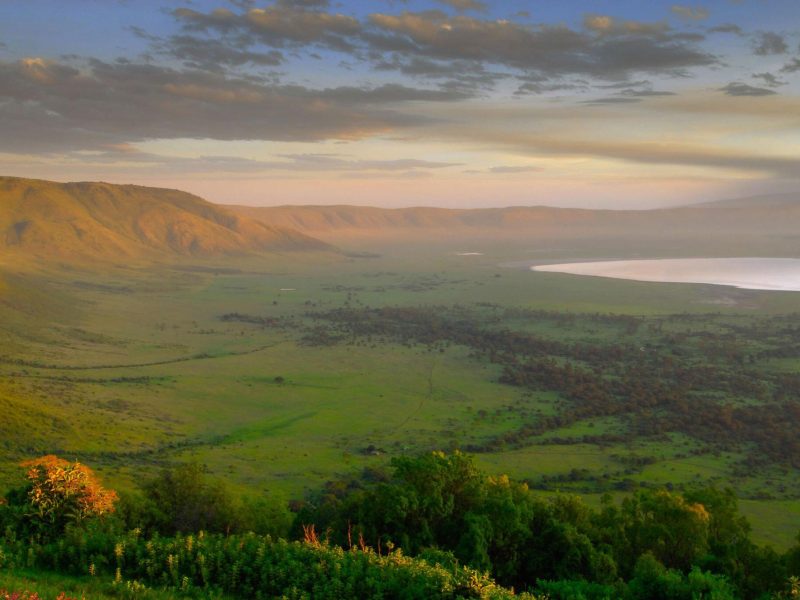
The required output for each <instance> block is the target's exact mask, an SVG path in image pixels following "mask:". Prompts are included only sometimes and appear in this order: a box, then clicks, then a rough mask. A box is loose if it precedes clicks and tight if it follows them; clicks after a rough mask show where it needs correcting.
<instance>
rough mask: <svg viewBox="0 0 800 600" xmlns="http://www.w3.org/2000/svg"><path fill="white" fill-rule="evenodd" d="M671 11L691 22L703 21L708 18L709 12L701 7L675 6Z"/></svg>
mask: <svg viewBox="0 0 800 600" xmlns="http://www.w3.org/2000/svg"><path fill="white" fill-rule="evenodd" d="M670 10H672V12H673V13H674V14H676V15H678V16H679V17H680V18H682V19H686V20H689V21H702V20H704V19H707V18H708V10H707V9H705V8H703V7H701V6H697V7H694V8H692V7H691V6H682V5H680V4H673V5H672V6H671V7H670Z"/></svg>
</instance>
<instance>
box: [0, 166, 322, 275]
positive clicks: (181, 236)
mask: <svg viewBox="0 0 800 600" xmlns="http://www.w3.org/2000/svg"><path fill="white" fill-rule="evenodd" d="M330 249H331V247H330V246H328V245H327V244H325V243H323V242H321V241H319V240H316V239H313V238H311V237H309V236H307V235H305V234H302V233H300V232H298V231H294V230H291V229H286V228H280V227H273V226H271V225H269V224H266V223H263V222H259V221H254V220H252V219H249V218H248V217H246V216H242V215H237V214H234V213H232V212H230V211H228V210H226V209H225V208H223V207H220V206H217V205H214V204H211V203H210V202H206V201H205V200H203V199H201V198H199V197H197V196H193V195H191V194H188V193H186V192H180V191H177V190H169V189H160V188H149V187H142V186H135V185H112V184H107V183H63V184H62V183H54V182H49V181H41V180H31V179H19V178H15V177H0V252H2V253H4V254H8V253H12V254H17V255H24V256H27V257H38V258H57V259H59V260H69V259H79V258H88V259H101V260H103V259H107V260H118V259H140V258H144V259H148V258H163V257H169V256H176V255H177V256H214V255H235V254H247V253H254V252H264V251H296V250H323V251H324V250H330Z"/></svg>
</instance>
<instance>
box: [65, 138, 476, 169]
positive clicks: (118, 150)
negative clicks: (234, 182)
mask: <svg viewBox="0 0 800 600" xmlns="http://www.w3.org/2000/svg"><path fill="white" fill-rule="evenodd" d="M65 158H66V160H67V162H68V163H69V164H72V165H93V164H95V165H96V164H103V165H107V166H108V167H110V168H115V167H116V168H118V169H123V170H137V169H138V170H141V169H147V170H148V172H152V171H153V170H158V171H160V172H165V173H250V174H256V173H267V172H275V171H282V172H299V173H306V172H342V173H367V174H374V175H380V174H384V175H385V174H398V173H399V174H402V175H403V176H407V174H408V173H412V172H419V173H424V172H426V171H432V170H441V169H447V168H450V167H458V166H461V163H453V162H437V161H428V160H420V159H412V158H400V159H391V160H364V159H353V158H348V157H344V156H341V155H338V154H319V153H312V154H282V155H278V156H276V157H275V158H276V160H254V159H250V158H244V157H240V156H213V155H204V156H197V157H183V156H170V155H164V154H156V153H151V152H142V151H140V150H138V149H137V148H136V147H134V146H131V145H129V144H110V145H108V146H106V147H104V148H101V149H99V150H95V151H78V152H71V153H68V154H67V155H66V157H65Z"/></svg>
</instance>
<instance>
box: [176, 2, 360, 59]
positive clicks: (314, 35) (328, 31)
mask: <svg viewBox="0 0 800 600" xmlns="http://www.w3.org/2000/svg"><path fill="white" fill-rule="evenodd" d="M306 8H313V9H316V8H320V5H319V4H317V3H312V4H311V5H310V6H308V7H307V6H306V5H305V3H301V4H298V3H285V2H284V3H278V4H275V5H272V6H268V7H266V8H251V9H250V10H248V11H247V12H245V13H234V12H233V11H230V10H227V9H217V10H214V11H212V12H210V13H202V12H199V11H196V10H193V9H190V8H178V9H175V10H174V11H173V13H172V14H173V15H174V16H175V18H176V19H178V21H179V22H180V23H181V24H182V25H183V27H184V29H185V30H187V31H195V32H197V31H203V32H207V31H214V30H215V31H219V32H222V33H232V32H234V31H240V32H244V33H247V34H249V35H252V36H253V37H254V38H255V39H257V40H258V41H259V42H260V43H263V44H266V45H269V46H274V47H278V48H280V47H284V46H298V45H307V44H319V45H322V46H326V47H331V48H335V49H339V50H351V49H352V48H353V46H352V44H351V42H349V41H348V38H349V37H352V36H356V35H357V34H359V33H360V30H361V24H360V22H359V21H358V19H356V18H354V17H350V16H346V15H341V14H331V13H327V12H324V11H321V10H307V9H306Z"/></svg>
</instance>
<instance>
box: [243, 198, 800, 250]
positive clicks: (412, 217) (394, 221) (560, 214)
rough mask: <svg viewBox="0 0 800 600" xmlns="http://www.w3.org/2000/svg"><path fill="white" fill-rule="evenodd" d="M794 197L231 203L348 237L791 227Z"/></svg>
mask: <svg viewBox="0 0 800 600" xmlns="http://www.w3.org/2000/svg"><path fill="white" fill-rule="evenodd" d="M793 198H794V197H793V196H790V195H787V196H780V197H777V196H772V197H768V199H769V201H766V199H764V200H757V199H745V200H734V201H725V202H713V203H708V204H701V205H692V206H683V207H677V208H669V209H657V210H588V209H575V208H554V207H547V206H531V207H524V206H522V207H509V208H487V209H470V210H467V209H446V208H400V209H381V208H373V207H363V206H277V207H248V206H231V207H230V209H231V210H232V211H234V212H236V213H237V214H240V215H245V216H248V217H250V218H252V219H255V220H259V221H262V222H264V223H270V224H273V225H275V226H281V227H291V228H294V229H297V230H298V231H302V232H304V233H307V234H309V235H314V236H318V237H321V238H323V239H328V240H340V239H342V238H346V237H347V236H370V235H379V236H386V235H389V236H392V235H397V236H405V235H413V234H415V233H416V234H424V233H426V232H427V233H431V232H435V231H441V232H445V233H447V234H449V235H452V236H463V235H480V234H487V235H489V234H500V233H502V234H504V235H510V236H514V235H531V234H535V235H538V236H545V237H558V238H567V239H568V238H574V237H585V236H590V237H592V236H620V235H621V236H626V237H627V236H633V237H641V236H656V237H661V236H663V235H665V234H674V235H685V234H697V235H702V234H709V233H712V234H716V233H719V234H728V233H733V232H745V233H766V234H771V233H776V232H777V231H783V232H790V233H794V232H796V231H797V227H798V226H800V201H795V200H793Z"/></svg>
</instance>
